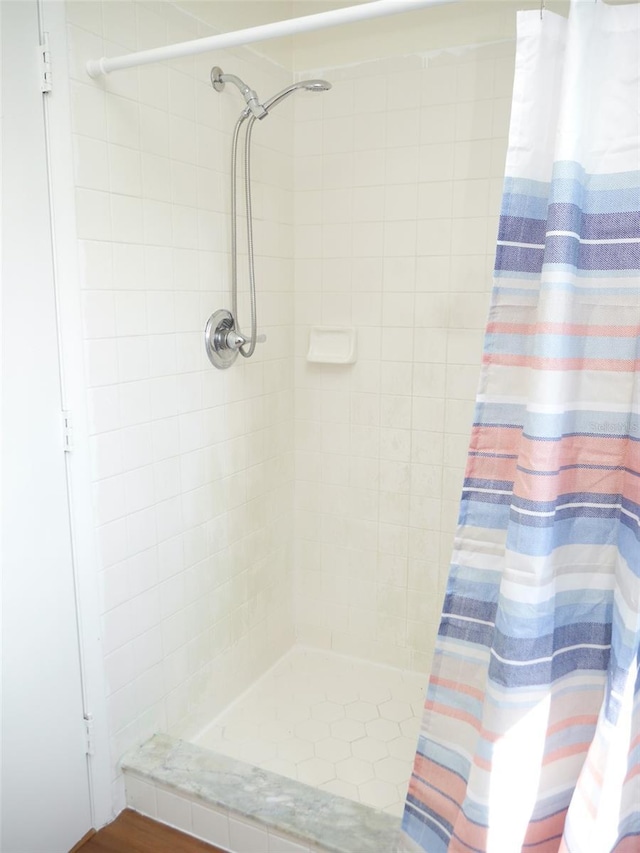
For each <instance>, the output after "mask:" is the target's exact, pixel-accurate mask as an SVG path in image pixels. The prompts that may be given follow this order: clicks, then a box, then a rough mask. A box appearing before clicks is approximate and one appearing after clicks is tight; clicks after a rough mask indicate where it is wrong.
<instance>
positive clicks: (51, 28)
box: [22, 0, 124, 829]
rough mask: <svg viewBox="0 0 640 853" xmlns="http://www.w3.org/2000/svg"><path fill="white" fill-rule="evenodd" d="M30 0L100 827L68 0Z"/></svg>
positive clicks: (100, 730)
mask: <svg viewBox="0 0 640 853" xmlns="http://www.w3.org/2000/svg"><path fill="white" fill-rule="evenodd" d="M22 2H24V0H22ZM31 2H36V3H37V6H38V13H39V20H40V29H41V33H47V35H48V39H49V49H50V56H51V78H52V90H51V92H49V93H48V94H46V95H44V96H43V100H44V116H45V132H46V135H47V149H48V159H49V170H48V171H49V193H50V208H51V221H52V245H53V253H52V254H53V275H54V283H55V291H56V306H57V312H58V330H59V332H58V344H59V356H60V364H61V386H62V406H63V409H64V410H65V411H68V412H70V413H71V416H72V427H71V439H72V450H71V452H69V453H65V461H66V475H67V490H68V502H69V516H70V524H71V548H72V559H73V566H74V578H75V591H76V608H77V619H78V634H79V645H80V659H81V660H80V664H81V671H82V683H83V699H84V706H85V714H88V715H90V739H91V751H90V753H89V756H88V767H89V783H90V799H91V810H92V819H93V825H94V827H95V828H96V829H99V828H100V827H102V826H104V825H105V824H106V823H108V822H109V821H111V820H113V818H114V817H115V815H116V814H117V812H118V811H120V807H124V802H122V803H119V804H118V803H115V804H114V796H113V791H112V782H113V773H112V768H111V759H110V746H109V728H108V717H107V699H106V697H107V683H106V677H105V670H104V656H103V652H102V645H101V625H102V620H101V608H100V597H99V585H98V572H99V562H98V556H97V547H96V536H95V527H94V518H93V509H92V507H93V496H92V478H91V458H90V451H89V437H90V434H89V424H88V412H87V391H86V382H85V370H84V342H83V336H82V313H81V309H82V306H81V287H80V264H79V258H78V239H77V231H76V211H75V179H74V166H73V140H72V135H71V104H70V91H69V61H68V56H69V51H68V40H67V25H66V11H65V3H64V0H46V2H45V0H31Z"/></svg>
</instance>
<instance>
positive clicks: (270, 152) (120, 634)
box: [67, 0, 293, 849]
mask: <svg viewBox="0 0 640 853" xmlns="http://www.w3.org/2000/svg"><path fill="white" fill-rule="evenodd" d="M67 12H68V35H69V43H70V53H71V68H72V73H71V80H70V87H71V98H72V130H73V142H74V152H75V182H76V203H77V216H78V240H79V255H80V261H81V268H82V270H81V278H82V287H83V305H84V338H85V347H86V362H87V387H88V396H89V409H90V424H91V434H92V437H91V451H92V459H93V492H94V515H95V524H96V534H97V541H98V547H99V556H100V564H101V572H100V584H101V590H102V606H103V624H102V634H103V643H104V651H105V655H106V659H105V664H106V669H107V674H108V683H109V691H110V694H109V697H108V708H109V719H110V731H111V746H112V757H113V761H114V780H116V779H117V772H116V770H115V766H116V762H117V760H118V759H119V758H120V756H121V755H122V753H123V751H124V750H125V749H127V748H128V747H130V746H132V745H134V744H137V743H139V742H140V741H142V740H144V739H146V738H147V737H149V736H150V735H151V734H152V733H153V732H154V731H173V732H175V733H185V732H186V733H188V731H189V728H190V727H199V726H200V725H201V724H202V721H203V720H205V719H208V718H209V717H210V716H211V715H212V714H213V713H215V712H216V711H217V710H219V709H220V708H221V707H223V706H224V705H226V704H227V703H228V702H229V701H230V700H231V699H232V698H233V697H235V696H236V695H237V694H238V693H239V692H241V691H242V690H243V689H244V688H245V687H246V686H247V685H248V684H249V683H251V681H252V680H253V679H254V678H255V677H256V675H257V674H258V673H260V672H261V671H263V670H264V669H265V668H267V667H268V666H270V665H271V663H272V662H273V661H274V660H276V659H277V658H278V657H280V656H281V654H282V653H283V652H284V651H285V650H286V649H287V648H288V647H289V645H290V644H291V642H292V640H293V623H292V615H291V555H292V545H291V543H292V496H293V453H292V445H293V366H292V352H293V334H292V327H291V323H292V320H293V291H292V264H291V260H290V259H291V256H292V217H293V197H292V174H291V152H292V139H293V134H292V110H291V105H283V106H282V107H281V108H280V109H279V110H278V113H277V114H275V115H274V116H273V117H270V118H269V121H268V122H263V123H260V125H259V126H258V127H257V128H256V130H255V132H254V137H253V138H254V148H255V162H254V169H253V176H254V182H255V192H254V208H255V215H256V227H255V231H256V245H257V258H256V267H257V275H258V286H259V289H260V312H261V327H262V329H263V330H265V331H266V332H267V335H268V342H267V344H265V345H264V346H263V347H262V348H261V349H260V351H259V353H258V354H257V356H256V357H255V358H254V359H253V360H252V362H251V363H247V364H244V363H243V359H239V360H238V363H237V364H236V365H235V366H234V367H233V369H232V370H230V371H228V372H227V373H225V372H221V371H216V370H215V369H214V368H213V367H211V366H210V364H209V362H208V360H207V359H206V356H205V352H204V346H203V329H204V325H205V322H206V320H207V318H208V316H209V314H210V313H211V312H212V311H214V310H215V309H217V308H220V307H224V306H227V305H228V304H229V302H230V299H229V287H228V281H229V254H228V249H229V246H228V242H229V241H228V236H229V190H228V184H229V168H230V164H229V159H230V141H231V132H232V129H233V125H234V123H235V120H236V118H237V116H238V115H239V113H240V110H241V107H242V106H243V102H242V99H241V98H240V96H239V94H238V93H237V92H236V91H235V89H233V88H232V87H228V89H227V90H226V91H225V92H224V93H222V94H217V93H216V92H214V91H213V89H212V88H211V86H210V84H209V82H208V81H209V70H210V66H211V64H212V61H211V57H202V58H199V59H198V60H195V59H193V58H191V59H186V60H180V61H175V62H173V63H170V64H169V65H157V66H156V65H154V66H148V67H145V68H142V69H139V70H131V71H127V72H121V73H118V74H114V75H113V76H112V77H110V78H108V79H106V80H104V81H91V80H90V79H89V78H88V76H87V75H86V73H85V71H84V63H85V61H86V60H87V59H89V58H94V57H97V56H101V55H105V54H106V55H109V54H111V55H113V54H119V53H123V52H125V51H128V50H131V49H136V48H138V49H140V48H144V47H150V46H155V45H157V44H162V43H166V42H172V41H183V40H185V39H189V38H195V37H197V36H199V35H200V36H204V35H208V34H210V33H211V31H210V30H209V29H208V28H207V27H205V26H204V25H199V24H198V21H197V20H196V19H195V18H193V17H192V16H190V15H187V14H184V13H183V12H181V11H180V10H179V9H178V8H177V7H176V6H174V5H173V4H170V3H148V2H125V1H124V0H107V2H91V3H87V2H77V3H75V2H73V3H72V2H70V3H68V4H67ZM216 62H217V63H218V62H219V63H220V64H221V65H222V66H223V67H225V68H228V69H229V71H233V72H235V73H237V74H239V75H240V76H242V77H246V78H247V79H248V80H250V81H251V84H252V85H253V86H255V87H256V88H257V89H258V91H259V92H261V93H263V94H264V95H265V96H266V95H268V94H270V93H271V92H274V91H278V90H279V89H280V88H282V87H283V86H284V85H286V84H287V83H288V82H290V79H291V76H290V73H289V72H284V71H283V70H282V69H281V68H279V67H276V66H274V65H272V64H270V63H269V62H267V61H265V60H261V59H260V58H258V57H257V56H256V55H255V54H252V53H250V52H249V51H246V50H245V51H242V50H240V51H236V52H233V53H227V54H220V55H217V56H216ZM241 304H242V305H243V307H244V309H245V311H246V305H245V301H244V299H243V300H242V303H241ZM246 316H247V315H246V313H245V317H246ZM116 790H117V789H116ZM170 796H171V795H169V794H163V795H162V797H161V794H160V793H158V809H161V810H162V809H164V812H166V814H165V819H167V820H168V821H169V822H172V823H174V824H175V825H181V824H182V823H184V822H185V821H187V813H188V812H189V808H188V807H187V809H186V811H185V808H184V807H183V806H182V805H179V804H175V803H174V805H175V810H172V809H173V806H172V805H171V803H173V800H171V799H170ZM117 798H118V799H117V802H121V797H120V795H119V794H118V795H117ZM161 799H162V800H163V802H162V803H161ZM165 800H166V802H164V801H165ZM189 814H190V813H189ZM189 819H190V818H189ZM202 820H203V821H204V822H205V823H206V822H207V820H209V818H206V819H205V818H204V817H203V818H202ZM194 821H196V817H195V815H194ZM207 826H209V824H208V823H207ZM185 828H187V827H186V824H185ZM225 837H226V836H225ZM265 837H266V836H265ZM265 849H266V848H265Z"/></svg>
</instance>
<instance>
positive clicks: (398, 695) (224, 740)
mask: <svg viewBox="0 0 640 853" xmlns="http://www.w3.org/2000/svg"><path fill="white" fill-rule="evenodd" d="M427 680H428V676H427V675H425V674H422V673H415V672H409V671H403V670H399V669H396V668H394V667H390V666H384V665H379V664H373V663H370V662H367V661H362V660H358V659H355V658H349V657H346V656H342V655H338V654H335V653H331V652H325V651H321V650H315V649H308V648H302V647H294V648H293V649H291V650H290V651H289V652H287V654H285V655H284V657H283V658H281V659H280V660H279V661H278V662H277V663H276V664H275V665H274V666H273V667H272V669H270V670H269V671H268V672H267V673H265V675H263V676H262V677H261V678H260V679H259V680H258V681H257V682H256V683H255V684H254V685H253V686H252V687H250V688H249V689H248V690H247V691H246V692H245V693H244V694H243V695H241V696H240V697H239V698H238V699H237V700H236V701H235V702H233V703H232V705H230V706H229V707H228V708H227V709H226V710H225V711H223V712H222V713H221V714H220V715H219V716H218V717H217V718H216V719H214V720H213V721H212V722H211V723H209V724H208V725H207V726H206V727H205V728H204V729H203V730H202V731H201V732H199V733H198V734H197V735H196V736H195V737H193V738H192V742H191V743H187V742H185V741H180V740H177V739H176V738H173V737H169V736H167V735H156V736H155V737H154V738H152V739H151V740H150V741H148V742H147V743H146V744H144V745H143V746H142V747H141V748H140V749H138V750H135V751H133V752H131V753H129V754H128V755H127V756H126V757H125V759H124V760H123V762H122V766H123V771H124V774H125V780H126V784H127V802H128V805H130V806H131V807H132V808H134V809H137V810H138V811H142V812H143V813H146V814H148V815H149V816H150V817H156V818H158V819H160V820H163V819H164V820H165V822H168V823H172V825H174V826H177V827H178V828H179V829H183V830H185V831H187V832H191V833H192V834H194V835H196V836H198V837H201V838H203V839H204V840H206V841H212V842H214V843H217V844H218V846H220V847H222V848H223V849H227V850H231V851H233V853H246V851H247V850H249V849H251V853H271V851H277V853H280V851H283V853H284V851H287V853H289V851H290V852H291V853H300V851H302V853H307V851H311V852H312V853H315V851H332V853H369V851H371V853H381V851H384V853H391V851H394V850H396V849H397V848H398V844H399V832H398V830H399V826H400V817H401V814H402V807H403V803H404V797H405V794H406V790H407V785H408V782H409V777H410V774H411V768H412V764H413V756H414V753H415V748H416V742H417V736H418V730H419V725H420V720H421V716H422V706H423V701H424V699H423V697H424V692H425V687H426V682H427ZM168 798H169V799H168ZM176 798H178V799H179V800H182V801H184V802H181V803H180V804H179V803H178V800H177V799H176ZM203 809H204V811H203ZM211 810H213V811H211ZM205 812H209V813H208V814H207V813H205ZM178 814H180V815H181V820H182V823H180V821H179V820H176V819H175V818H174V819H173V820H171V817H172V815H173V816H175V815H178ZM212 815H213V817H212ZM212 820H213V821H214V824H213V825H214V827H215V831H214V832H213V834H211V833H209V834H207V833H206V832H198V825H199V824H201V825H202V826H204V827H205V828H206V827H211V826H212V823H211V822H212ZM252 831H253V832H254V833H255V832H257V833H263V835H264V837H262V838H261V840H259V839H258V836H255V840H254V841H251V832H252ZM229 832H230V835H229ZM234 833H235V841H234ZM247 833H249V835H247Z"/></svg>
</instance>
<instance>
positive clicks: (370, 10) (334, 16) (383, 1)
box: [86, 0, 460, 78]
mask: <svg viewBox="0 0 640 853" xmlns="http://www.w3.org/2000/svg"><path fill="white" fill-rule="evenodd" d="M458 2H460V0H373V2H369V3H363V4H361V5H360V6H348V7H347V8H345V9H334V10H332V11H330V12H319V13H318V14H316V15H305V16H304V17H301V18H291V19H289V20H286V21H275V22H274V23H272V24H263V25H262V26H258V27H247V28H246V29H243V30H236V31H234V32H231V33H220V35H215V36H208V37H207V38H201V39H194V40H193V41H183V42H178V43H177V44H168V45H165V46H164V47H153V48H151V49H150V50H139V51H136V52H135V53H129V54H126V55H124V56H114V57H105V56H103V57H102V59H90V60H89V61H88V62H87V66H86V68H87V74H88V75H89V76H90V77H94V78H95V77H100V75H102V74H110V73H111V72H112V71H120V70H122V69H124V68H135V67H136V66H138V65H148V64H149V63H151V62H162V61H163V60H165V59H178V58H179V57H182V56H194V55H196V54H198V53H206V52H207V51H210V50H220V49H223V48H228V47H239V46H240V45H244V44H252V43H253V42H257V41H267V40H268V39H274V38H280V37H281V36H291V35H296V34H297V33H306V32H311V31H312V30H321V29H324V28H325V27H335V26H340V25H341V24H351V23H353V22H355V21H364V20H367V19H368V18H380V17H383V16H385V15H395V14H398V13H399V12H412V11H415V10H416V9H422V8H424V7H426V6H442V5H445V4H447V3H458Z"/></svg>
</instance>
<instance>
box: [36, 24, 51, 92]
mask: <svg viewBox="0 0 640 853" xmlns="http://www.w3.org/2000/svg"><path fill="white" fill-rule="evenodd" d="M38 51H39V56H40V91H41V92H42V93H43V94H44V93H46V92H50V91H51V51H50V50H49V33H43V34H42V44H41V45H40V46H39V48H38Z"/></svg>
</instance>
